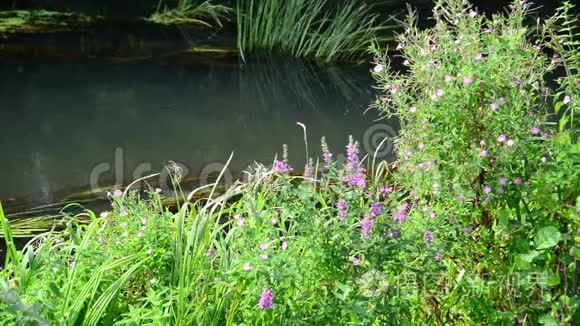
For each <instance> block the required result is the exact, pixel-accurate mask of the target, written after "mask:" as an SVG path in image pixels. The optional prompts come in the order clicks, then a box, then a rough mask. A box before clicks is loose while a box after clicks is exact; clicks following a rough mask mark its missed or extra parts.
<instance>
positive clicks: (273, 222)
mask: <svg viewBox="0 0 580 326" xmlns="http://www.w3.org/2000/svg"><path fill="white" fill-rule="evenodd" d="M270 222H271V223H272V225H276V224H278V220H276V219H275V218H273V219H272V221H270Z"/></svg>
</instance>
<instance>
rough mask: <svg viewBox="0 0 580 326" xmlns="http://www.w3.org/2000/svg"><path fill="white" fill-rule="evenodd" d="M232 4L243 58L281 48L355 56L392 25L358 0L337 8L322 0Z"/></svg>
mask: <svg viewBox="0 0 580 326" xmlns="http://www.w3.org/2000/svg"><path fill="white" fill-rule="evenodd" d="M236 8H237V27H238V30H237V33H238V40H237V46H238V49H239V50H240V53H241V55H242V57H243V58H245V56H246V55H251V54H257V53H264V54H271V53H276V52H279V53H287V54H291V55H292V56H295V57H310V58H316V59H317V60H320V61H323V62H328V61H335V60H341V61H356V60H359V59H361V57H362V56H363V55H364V52H365V50H366V49H367V47H368V46H369V45H370V42H371V41H372V40H373V39H375V38H376V37H377V35H378V34H379V32H381V31H383V30H386V29H389V28H394V26H384V25H383V24H381V23H380V22H379V21H378V19H379V15H378V14H376V13H374V12H373V9H372V7H371V6H368V5H367V4H365V3H364V2H362V1H360V0H347V1H345V3H344V4H342V5H340V6H338V7H336V8H332V6H330V5H329V4H328V3H327V1H325V0H323V1H316V0H286V1H280V0H264V1H256V0H239V1H237V7H236ZM384 39H385V38H384Z"/></svg>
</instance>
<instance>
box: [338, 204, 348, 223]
mask: <svg viewBox="0 0 580 326" xmlns="http://www.w3.org/2000/svg"><path fill="white" fill-rule="evenodd" d="M336 208H338V219H339V220H341V221H344V220H345V219H346V215H347V211H346V209H347V208H348V206H347V204H346V201H344V200H342V199H339V200H338V201H337V202H336Z"/></svg>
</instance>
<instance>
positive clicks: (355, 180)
mask: <svg viewBox="0 0 580 326" xmlns="http://www.w3.org/2000/svg"><path fill="white" fill-rule="evenodd" d="M343 180H344V181H346V183H347V184H348V185H349V186H350V187H357V188H359V189H365V188H366V174H365V170H364V169H359V170H358V171H356V172H355V173H354V174H353V175H351V176H346V177H344V178H343Z"/></svg>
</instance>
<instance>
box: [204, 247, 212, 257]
mask: <svg viewBox="0 0 580 326" xmlns="http://www.w3.org/2000/svg"><path fill="white" fill-rule="evenodd" d="M205 256H206V257H211V256H213V251H212V250H211V249H209V250H208V251H206V252H205Z"/></svg>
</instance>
